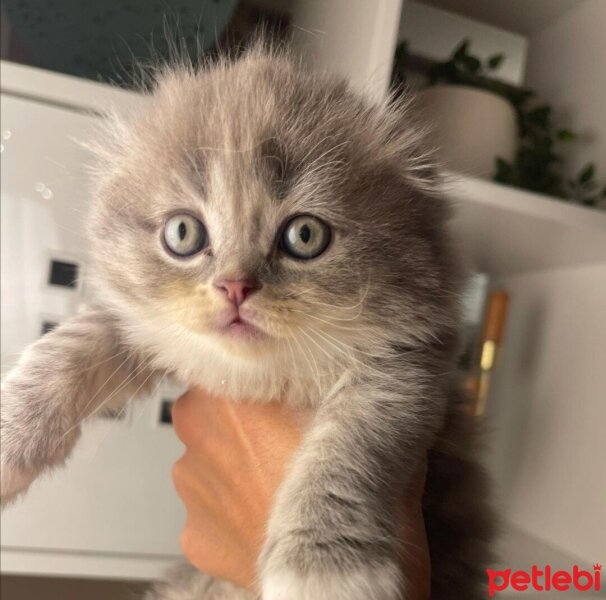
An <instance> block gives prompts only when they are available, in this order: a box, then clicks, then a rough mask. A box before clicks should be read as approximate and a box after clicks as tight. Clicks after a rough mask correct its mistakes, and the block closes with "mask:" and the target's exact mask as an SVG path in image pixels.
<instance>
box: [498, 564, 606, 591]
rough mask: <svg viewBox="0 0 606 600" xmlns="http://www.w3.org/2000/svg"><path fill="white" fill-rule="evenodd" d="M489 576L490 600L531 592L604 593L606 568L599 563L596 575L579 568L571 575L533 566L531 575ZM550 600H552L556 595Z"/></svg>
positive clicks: (509, 572)
mask: <svg viewBox="0 0 606 600" xmlns="http://www.w3.org/2000/svg"><path fill="white" fill-rule="evenodd" d="M486 574H487V575H488V596H489V597H490V598H493V597H494V596H495V594H496V593H498V592H504V591H505V590H514V591H516V592H525V591H526V590H529V589H530V590H535V591H537V592H549V593H550V594H553V592H567V591H569V590H577V591H579V592H589V591H592V592H596V591H597V592H599V591H600V590H601V589H602V581H601V574H602V565H600V564H598V563H596V564H595V565H593V571H584V570H582V569H581V568H579V566H578V565H573V567H572V569H570V570H569V571H563V570H554V569H552V568H551V566H550V565H545V566H544V567H542V568H539V567H538V566H537V565H532V568H531V570H530V571H513V570H512V569H504V570H502V571H497V570H495V569H486ZM548 597H549V598H551V597H552V595H550V596H548Z"/></svg>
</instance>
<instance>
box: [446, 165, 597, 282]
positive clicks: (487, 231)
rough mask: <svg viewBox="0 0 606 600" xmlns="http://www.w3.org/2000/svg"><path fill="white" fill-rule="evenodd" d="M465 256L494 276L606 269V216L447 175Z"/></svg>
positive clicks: (548, 199) (455, 227)
mask: <svg viewBox="0 0 606 600" xmlns="http://www.w3.org/2000/svg"><path fill="white" fill-rule="evenodd" d="M445 187H446V191H447V194H448V196H449V197H450V198H451V199H452V201H453V203H454V206H455V210H456V213H455V218H454V220H453V227H454V230H455V232H456V235H457V236H458V237H459V239H460V240H461V245H462V248H463V251H464V254H465V255H466V257H467V258H468V260H469V261H470V262H471V264H472V265H473V266H474V267H475V268H477V269H478V270H481V271H484V272H487V273H490V274H491V275H493V276H499V275H511V274H514V273H523V272H530V271H536V270H540V269H549V268H558V267H572V266H581V265H590V264H599V263H606V212H603V211H600V210H596V209H589V208H585V207H582V206H578V205H574V204H569V203H566V202H564V201H560V200H557V199H555V198H549V197H547V196H542V195H540V194H534V193H531V192H527V191H524V190H520V189H517V188H513V187H508V186H504V185H499V184H496V183H494V182H491V181H485V180H481V179H475V178H473V177H468V176H463V175H457V174H453V173H449V174H447V178H446V186H445Z"/></svg>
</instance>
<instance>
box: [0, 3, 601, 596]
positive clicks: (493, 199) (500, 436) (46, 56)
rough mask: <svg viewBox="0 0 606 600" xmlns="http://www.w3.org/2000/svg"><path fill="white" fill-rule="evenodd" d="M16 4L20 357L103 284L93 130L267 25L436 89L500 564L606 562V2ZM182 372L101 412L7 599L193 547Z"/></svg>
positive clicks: (48, 487) (8, 560)
mask: <svg viewBox="0 0 606 600" xmlns="http://www.w3.org/2000/svg"><path fill="white" fill-rule="evenodd" d="M1 18H2V20H1V58H2V63H1V86H0V87H1V113H2V114H1V118H2V120H1V126H0V134H1V139H0V143H1V146H0V150H1V152H2V154H1V159H2V179H1V210H2V213H1V223H2V236H1V241H2V270H1V295H2V297H1V300H2V311H1V315H2V323H1V324H2V339H1V343H2V348H1V350H2V374H3V375H4V373H6V372H7V370H8V369H9V368H10V367H11V365H13V364H14V362H15V359H16V357H17V356H18V354H19V352H20V351H21V350H22V349H23V348H24V347H25V346H26V345H27V344H29V343H31V342H32V341H34V340H35V339H36V338H38V337H39V336H41V335H44V334H45V333H46V332H48V331H49V330H51V329H52V328H53V327H54V326H56V325H57V324H58V323H60V322H61V320H62V319H64V318H66V317H67V316H69V315H70V314H72V313H73V312H74V311H76V310H77V308H78V306H79V305H80V304H81V303H83V302H85V301H86V299H87V295H88V291H87V289H86V285H85V283H84V282H85V279H86V262H87V259H86V242H87V240H86V239H84V237H83V234H82V227H81V224H82V220H83V218H84V217H85V215H86V210H87V204H88V202H89V197H90V187H89V183H88V181H89V179H88V174H87V169H88V168H89V167H90V166H91V157H90V156H89V155H88V154H87V153H86V151H85V150H83V148H82V146H81V145H80V144H79V143H78V141H82V140H86V139H87V138H88V137H90V136H91V135H93V134H94V133H93V132H94V130H95V128H96V127H97V126H98V124H99V123H100V120H102V119H103V118H104V114H105V113H106V112H107V111H108V110H110V109H111V110H116V111H118V112H122V113H124V114H125V115H128V114H129V113H131V112H133V111H136V110H137V109H138V108H139V107H141V106H142V105H144V103H145V101H146V100H145V95H144V91H145V90H144V89H142V88H141V77H140V75H141V68H142V66H143V67H145V66H146V65H149V64H154V63H156V62H157V61H158V60H165V59H168V58H170V56H172V55H174V53H175V52H180V53H183V52H186V53H187V54H189V55H190V57H191V58H192V60H193V61H194V62H196V61H198V60H201V59H202V60H206V59H211V60H212V58H213V57H214V56H216V54H217V53H218V52H221V51H225V50H229V51H232V52H238V51H240V50H241V49H243V48H245V47H246V45H247V44H248V43H249V42H250V40H251V39H252V37H253V36H254V33H255V32H256V31H257V30H258V29H259V28H260V27H263V28H264V29H265V30H266V31H269V32H271V33H272V35H274V36H275V37H277V38H281V39H288V40H290V43H292V45H293V46H294V48H295V50H296V51H297V52H298V53H300V54H301V56H302V57H303V59H304V61H305V62H307V63H308V64H309V65H311V66H313V67H314V68H318V69H325V70H329V71H333V72H335V73H338V74H340V75H341V76H343V77H345V78H347V79H348V80H349V81H350V82H351V84H352V85H353V86H354V87H355V88H357V89H358V90H359V91H360V92H361V93H363V94H367V95H369V96H370V97H371V98H372V99H374V100H378V101H381V100H383V99H385V98H386V96H387V95H388V94H392V95H393V96H394V97H398V96H399V95H400V94H402V93H406V90H408V89H412V90H413V91H415V92H416V96H415V100H414V102H413V104H412V106H411V114H413V118H419V119H422V120H424V121H425V122H426V123H427V124H428V126H429V127H430V131H431V132H430V134H429V135H430V141H431V142H432V144H433V146H434V147H435V148H436V149H437V153H438V157H439V160H440V163H441V165H442V170H443V172H444V175H445V178H446V180H445V181H446V183H445V189H446V193H447V195H448V196H449V197H450V199H451V200H452V202H453V203H454V205H455V207H456V214H455V218H454V219H453V224H452V227H453V231H454V233H455V235H456V236H457V238H458V239H459V241H460V245H461V248H462V250H463V253H464V256H465V259H466V261H467V263H468V265H469V267H470V270H471V272H472V274H473V276H472V278H471V280H470V284H469V288H468V290H467V292H466V299H465V300H466V302H465V313H464V320H463V321H464V322H463V331H462V339H463V342H464V343H463V348H462V352H461V358H460V368H461V370H462V371H463V373H464V376H465V381H466V384H467V388H468V393H469V407H468V408H469V410H470V411H471V412H472V413H473V414H474V415H475V416H476V418H477V419H480V420H482V421H483V422H484V423H485V425H486V429H487V431H488V434H487V439H486V442H487V443H486V450H485V454H484V456H483V457H482V458H483V460H485V462H486V464H487V465H488V467H489V468H490V470H491V471H492V473H493V475H494V477H495V480H496V482H497V502H498V505H499V507H500V509H501V513H502V515H503V528H502V529H503V532H502V536H501V538H500V541H499V556H500V557H499V560H500V565H501V566H503V567H504V568H508V567H511V568H513V569H529V568H530V565H532V564H538V565H545V564H549V565H551V566H552V567H554V568H565V569H568V570H569V569H570V568H571V566H572V565H573V564H578V565H580V566H581V567H582V568H585V569H588V570H590V571H592V568H591V567H592V565H593V564H594V563H596V562H598V563H602V564H603V563H604V561H605V560H606V472H605V470H604V458H605V457H606V441H605V440H606V431H605V429H606V369H605V368H604V366H605V362H604V357H606V211H605V210H604V209H605V208H606V187H605V184H606V112H605V110H604V107H605V106H606V68H605V64H606V36H604V31H605V30H606V2H605V1H604V0H509V1H507V2H503V1H501V0H423V1H412V0H372V1H371V0H170V1H169V0H163V1H155V0H2V3H1ZM180 391H181V390H179V389H177V388H175V387H174V386H171V385H168V384H165V385H163V387H162V388H161V389H158V390H157V391H156V393H155V394H154V395H153V396H152V397H151V398H150V399H149V400H147V401H145V402H142V403H139V404H138V405H131V406H129V407H128V408H127V409H126V410H124V411H122V412H121V413H118V414H115V415H112V416H110V417H106V418H99V419H97V420H95V421H94V422H91V423H89V424H88V425H87V426H86V429H85V432H84V436H83V440H82V443H81V444H80V446H79V447H78V450H77V452H76V454H75V456H74V457H73V458H72V459H71V460H70V462H69V464H68V467H67V468H66V469H65V470H63V471H61V472H58V473H55V474H53V475H52V476H49V477H46V478H44V479H42V480H41V481H39V482H37V483H36V484H35V485H34V486H33V488H32V490H31V492H30V493H29V495H28V496H27V497H26V498H25V500H23V501H22V502H19V503H18V504H16V505H14V506H12V507H10V508H9V509H8V510H6V511H4V512H3V514H2V529H1V563H0V564H1V572H2V578H1V595H2V598H3V599H4V600H34V599H35V600H38V599H41V598H44V599H45V600H55V599H61V600H71V599H80V598H86V599H87V600H88V599H90V600H95V599H97V598H99V599H100V598H104V599H107V598H112V599H116V600H119V599H120V598H132V597H133V593H134V592H136V591H138V590H141V589H143V587H144V585H145V584H146V583H147V582H149V581H151V580H154V579H156V578H159V577H160V576H161V574H162V571H163V570H164V569H165V568H166V567H167V566H168V565H169V564H171V563H172V562H174V561H175V560H178V559H179V556H180V549H179V532H180V529H181V526H182V524H183V517H184V514H183V509H182V507H181V505H180V503H179V501H178V499H177V497H176V495H175V493H174V491H173V490H172V485H171V479H170V469H171V466H172V463H173V462H174V461H175V460H176V458H177V457H178V456H179V455H180V453H181V447H180V445H179V443H178V441H177V440H176V438H175V436H174V434H173V432H172V428H171V424H170V406H171V403H172V401H173V400H174V398H175V397H176V396H177V395H178V394H179V393H180ZM576 594H577V595H576V596H575V594H574V593H573V592H570V593H565V592H561V593H559V594H558V596H557V597H558V598H559V597H562V598H569V599H572V598H577V597H579V598H580V597H582V598H586V597H588V594H587V593H583V594H579V593H578V592H576ZM515 595H516V594H514V593H513V592H511V593H509V594H506V593H505V592H503V593H502V594H501V597H503V598H509V597H514V596H515ZM525 597H527V598H528V597H533V596H532V595H530V594H525ZM537 597H541V598H543V597H546V596H545V595H544V594H537ZM453 600H458V599H453Z"/></svg>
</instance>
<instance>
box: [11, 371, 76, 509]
mask: <svg viewBox="0 0 606 600" xmlns="http://www.w3.org/2000/svg"><path fill="white" fill-rule="evenodd" d="M47 387H49V386H47ZM1 393H2V402H1V404H0V438H1V440H2V443H1V444H0V505H1V506H2V507H4V506H6V505H7V504H8V503H10V502H11V501H13V500H14V499H15V498H17V497H18V496H19V495H21V494H23V493H24V492H25V491H27V489H28V488H29V486H30V484H31V483H32V482H33V481H34V479H36V477H37V476H38V475H39V474H40V473H41V472H42V471H44V470H46V469H48V468H51V467H54V466H56V465H59V464H61V463H63V462H64V460H65V458H66V457H67V455H68V454H69V451H70V450H71V448H72V447H73V445H74V443H75V441H76V439H77V438H78V436H79V434H80V429H79V427H73V428H71V429H70V428H69V426H67V425H66V424H64V423H63V420H62V419H61V414H60V413H59V412H57V411H56V410H54V408H53V407H54V406H56V404H57V403H56V401H55V399H54V397H53V395H52V394H51V393H49V391H48V389H42V388H41V386H38V387H36V386H30V385H29V384H28V382H27V379H25V378H22V377H20V374H19V372H15V373H13V374H10V375H9V376H8V377H7V380H6V381H5V382H4V383H3V385H2V391H1Z"/></svg>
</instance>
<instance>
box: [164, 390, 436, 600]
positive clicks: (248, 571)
mask: <svg viewBox="0 0 606 600" xmlns="http://www.w3.org/2000/svg"><path fill="white" fill-rule="evenodd" d="M306 422H307V415H306V414H303V413H301V412H299V411H294V410H293V409H290V408H288V407H285V406H283V405H281V404H277V403H270V404H262V405H261V404H246V403H235V402H232V401H230V400H228V399H226V398H221V397H216V396H211V395H209V394H207V393H206V392H204V391H202V390H200V389H195V390H191V391H189V392H187V393H186V394H184V395H183V396H181V398H179V399H178V400H177V402H176V403H175V405H174V407H173V426H174V428H175V431H176V433H177V435H178V437H179V439H180V440H181V441H182V442H183V444H184V445H185V453H184V455H183V456H182V457H181V458H180V459H179V460H178V461H177V462H176V463H175V466H174V468H173V481H174V484H175V488H176V490H177V493H178V494H179V496H180V497H181V500H182V501H183V503H184V505H185V508H186V512H187V519H186V523H185V526H184V529H183V533H182V535H181V546H182V548H183V552H184V554H185V556H186V558H187V559H188V560H189V562H190V563H191V564H192V565H194V566H195V567H197V568H198V569H200V570H201V571H203V572H204V573H207V574H209V575H212V576H214V577H219V578H220V579H224V580H227V581H231V582H233V583H235V584H237V585H239V586H241V587H244V588H247V589H249V590H251V591H253V592H257V584H256V578H255V572H256V564H257V558H258V556H259V553H260V551H261V548H262V546H263V541H264V536H265V525H266V523H267V520H268V517H269V514H270V511H271V508H272V505H273V498H274V495H275V493H276V491H277V489H278V486H279V485H280V483H281V481H282V479H283V478H284V476H285V475H286V472H287V469H288V465H289V462H290V460H291V458H292V457H293V455H294V453H295V452H296V450H297V448H298V446H299V444H300V442H301V439H302V436H303V433H304V431H305V426H306ZM425 470H426V464H423V466H422V469H421V472H419V474H418V476H417V477H416V478H415V482H414V485H413V486H412V488H411V489H410V490H409V491H408V492H407V493H406V495H405V496H406V497H405V498H404V501H403V505H402V521H401V522H402V526H401V538H402V541H403V544H402V557H401V558H402V565H403V567H402V568H403V572H404V573H405V576H406V578H407V579H408V582H409V591H410V595H409V596H407V598H410V599H411V600H427V599H428V598H429V579H430V561H429V551H428V547H427V538H426V535H425V526H424V521H423V514H422V507H421V499H422V496H423V490H424V485H425ZM404 540H405V541H404Z"/></svg>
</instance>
